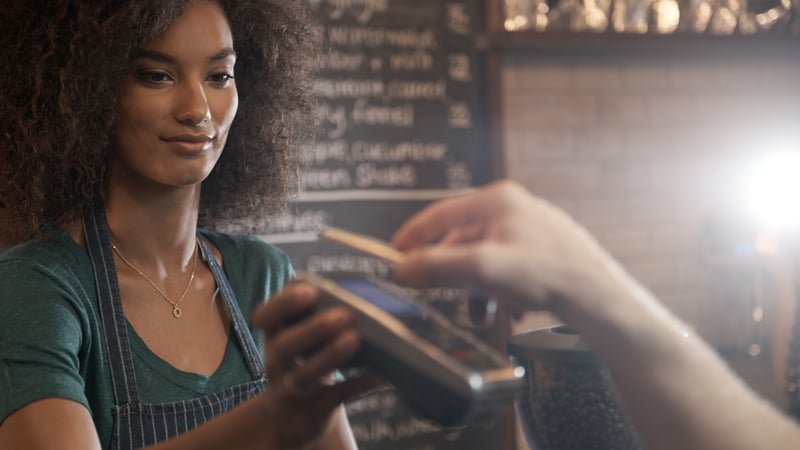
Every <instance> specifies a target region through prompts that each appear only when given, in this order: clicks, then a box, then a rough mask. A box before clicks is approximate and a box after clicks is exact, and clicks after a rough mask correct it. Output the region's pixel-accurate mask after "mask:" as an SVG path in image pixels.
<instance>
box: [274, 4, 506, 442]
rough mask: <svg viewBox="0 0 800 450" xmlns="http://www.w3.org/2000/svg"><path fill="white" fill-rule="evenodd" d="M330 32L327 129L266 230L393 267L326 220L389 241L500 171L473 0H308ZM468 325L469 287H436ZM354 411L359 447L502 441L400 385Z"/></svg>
mask: <svg viewBox="0 0 800 450" xmlns="http://www.w3.org/2000/svg"><path fill="white" fill-rule="evenodd" d="M310 4H311V7H312V9H313V11H314V12H315V14H316V15H317V17H318V19H319V23H320V27H321V32H322V34H323V36H324V41H325V52H324V55H323V58H322V60H321V62H320V67H319V70H318V74H317V77H316V79H315V83H314V91H315V94H316V96H317V98H318V99H319V118H320V122H321V127H322V129H321V132H320V135H319V137H318V139H317V140H316V142H315V144H314V146H313V149H312V152H311V155H312V160H311V164H310V167H308V168H307V169H306V170H305V171H304V173H303V174H301V180H300V182H301V195H300V197H299V200H298V201H296V202H294V203H293V204H292V205H291V207H290V209H289V211H288V212H287V213H286V214H283V215H281V216H279V217H276V218H274V220H273V222H272V225H271V228H270V230H269V234H268V235H266V236H264V238H265V239H266V240H267V241H269V242H271V243H273V244H276V245H278V246H280V247H281V248H282V249H283V250H285V251H286V252H287V253H288V254H289V255H290V257H291V258H292V262H293V264H294V265H295V267H296V268H297V269H299V270H305V271H312V272H318V271H334V270H346V271H361V272H366V273H370V274H373V275H379V276H386V275H387V274H388V272H389V267H388V265H387V264H386V263H384V262H382V261H380V260H377V259H375V258H372V257H369V256H366V255H363V254H359V253H357V252H352V251H348V250H347V249H345V248H343V247H340V246H337V245H333V244H327V243H323V242H319V241H318V240H317V232H318V231H319V229H320V228H321V227H323V226H325V225H332V226H336V227H339V228H344V229H348V230H353V231H357V232H362V233H365V234H368V235H371V236H375V237H378V238H382V239H388V238H389V237H390V236H391V235H392V233H393V232H394V231H395V230H396V229H397V228H398V227H399V226H400V224H401V223H402V222H403V221H404V220H405V219H406V218H407V217H409V216H410V215H411V214H413V213H414V212H416V211H418V210H420V209H421V208H422V207H423V206H425V205H426V204H428V203H429V202H431V201H433V200H437V199H439V198H442V197H445V196H447V195H451V194H455V193H460V192H462V191H464V190H466V189H469V188H471V187H474V186H476V185H480V184H484V183H485V182H487V181H489V179H490V178H491V174H492V170H491V154H490V150H489V147H488V144H487V142H488V137H487V127H486V125H485V123H486V120H485V113H484V111H485V108H484V106H483V99H482V98H481V96H480V94H481V89H480V85H481V83H480V77H481V71H480V70H479V69H480V66H481V62H480V57H479V55H478V53H477V51H476V45H475V37H476V32H477V30H476V26H477V25H478V24H479V19H478V18H479V16H478V14H477V5H476V3H475V1H474V0H446V1H441V0H346V1H345V0H310ZM426 294H427V297H428V298H429V299H430V301H431V303H432V304H433V305H434V306H435V307H437V308H439V309H441V310H443V311H444V312H445V313H446V314H448V315H449V317H453V318H454V319H455V321H456V322H457V323H460V324H463V325H464V326H469V320H468V312H467V305H466V300H465V297H466V295H465V294H464V293H463V292H461V291H456V290H447V289H440V290H433V291H430V292H427V293H426ZM347 410H348V415H349V417H350V421H351V425H352V427H353V431H354V433H355V436H356V439H357V441H358V442H359V446H360V448H362V449H366V450H370V449H404V450H430V449H437V450H447V449H459V450H462V449H489V448H497V447H498V446H497V439H496V438H497V436H496V434H497V432H496V431H495V430H494V429H493V425H488V426H475V427H469V428H457V429H441V428H439V427H437V426H434V425H433V424H431V423H429V422H427V421H425V420H422V419H420V418H418V417H415V416H414V415H412V414H411V413H409V412H408V411H407V410H406V409H405V407H404V405H403V404H402V401H401V400H400V399H399V398H398V397H397V396H396V395H395V393H394V391H393V390H391V389H386V390H382V391H380V392H377V393H373V394H370V395H368V396H366V397H363V398H359V399H356V400H354V401H352V402H350V403H349V404H348V405H347Z"/></svg>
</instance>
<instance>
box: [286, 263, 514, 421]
mask: <svg viewBox="0 0 800 450" xmlns="http://www.w3.org/2000/svg"><path fill="white" fill-rule="evenodd" d="M297 279H298V280H299V281H304V282H308V283H310V284H312V285H314V286H316V287H317V288H319V289H320V291H321V292H322V294H321V298H320V302H319V305H318V308H327V307H331V306H342V305H344V306H347V307H350V308H351V309H352V310H353V311H355V313H356V315H357V327H358V329H359V331H360V332H361V333H362V336H363V337H362V339H363V340H362V346H361V349H360V351H359V353H358V354H357V356H356V359H355V361H353V362H352V364H353V365H364V366H366V367H367V368H369V369H371V370H374V371H375V372H376V373H378V374H380V375H381V376H382V377H384V378H386V379H387V380H389V381H390V382H391V383H392V384H393V385H394V386H395V387H396V388H397V390H398V395H399V396H400V398H402V399H403V400H404V401H405V402H406V403H407V404H408V406H409V407H410V409H411V410H412V411H414V412H415V413H416V414H418V415H420V416H422V417H425V418H428V419H430V420H433V421H435V422H438V423H439V424H441V425H445V426H453V425H465V424H470V423H481V422H488V421H491V420H492V419H493V418H495V417H496V416H498V415H499V414H502V413H503V412H505V411H507V409H508V407H509V406H510V405H511V404H512V402H513V400H514V397H515V396H516V394H517V393H519V392H520V391H521V389H522V387H523V375H524V369H523V368H521V367H514V366H512V365H511V364H510V363H509V362H508V360H507V358H505V357H504V356H503V355H501V354H500V353H499V352H497V351H495V350H494V349H493V348H491V347H490V346H489V345H487V344H486V343H484V342H483V341H481V340H480V339H478V338H476V337H475V336H473V335H471V334H470V333H468V332H466V331H464V330H462V329H460V328H458V327H456V326H455V325H453V324H452V323H451V322H450V320H448V319H447V318H446V317H445V316H443V315H442V314H441V313H439V312H438V311H435V310H433V309H432V308H430V307H429V306H427V305H426V304H424V303H422V302H421V301H419V300H416V299H415V298H413V296H412V295H411V294H410V293H409V291H407V290H405V289H401V288H400V287H398V286H396V285H393V284H391V283H388V282H386V281H384V280H381V279H378V278H374V277H371V276H368V275H365V274H362V273H350V272H334V273H318V274H312V273H303V272H300V273H298V274H297Z"/></svg>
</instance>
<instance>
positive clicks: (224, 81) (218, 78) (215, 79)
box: [208, 72, 233, 86]
mask: <svg viewBox="0 0 800 450" xmlns="http://www.w3.org/2000/svg"><path fill="white" fill-rule="evenodd" d="M208 79H209V80H210V81H211V82H212V83H215V84H219V85H223V86H227V85H228V84H229V83H230V82H231V81H232V80H233V75H231V74H229V73H227V72H220V73H215V74H212V75H211V76H209V77H208Z"/></svg>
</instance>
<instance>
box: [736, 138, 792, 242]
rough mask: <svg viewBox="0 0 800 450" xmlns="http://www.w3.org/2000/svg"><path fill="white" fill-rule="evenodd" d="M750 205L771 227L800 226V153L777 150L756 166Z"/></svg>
mask: <svg viewBox="0 0 800 450" xmlns="http://www.w3.org/2000/svg"><path fill="white" fill-rule="evenodd" d="M746 197H747V198H746V200H747V203H748V207H749V209H750V210H751V211H752V212H753V213H754V214H755V215H756V218H757V219H758V220H759V221H760V222H761V223H762V224H763V225H764V226H765V227H767V228H770V229H778V230H786V229H790V228H800V154H797V153H781V154H776V155H774V156H772V157H770V158H768V159H766V160H765V161H763V162H762V163H761V164H760V165H758V166H757V167H756V170H755V172H754V174H753V176H752V178H751V179H750V183H749V184H748V189H747V193H746Z"/></svg>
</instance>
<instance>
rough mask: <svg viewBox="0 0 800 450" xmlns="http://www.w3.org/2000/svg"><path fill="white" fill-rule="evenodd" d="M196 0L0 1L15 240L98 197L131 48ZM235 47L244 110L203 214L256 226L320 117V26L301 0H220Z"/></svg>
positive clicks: (0, 132)
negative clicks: (316, 75)
mask: <svg viewBox="0 0 800 450" xmlns="http://www.w3.org/2000/svg"><path fill="white" fill-rule="evenodd" d="M191 1H197V0H172V1H164V0H125V1H121V0H116V1H112V0H108V1H98V0H72V1H61V2H44V1H32V0H12V1H9V2H4V3H7V4H4V5H3V7H2V8H0V29H2V30H3V33H2V36H0V137H1V138H2V143H1V144H0V207H2V205H1V204H2V203H5V204H6V205H7V208H5V210H6V212H5V213H4V214H5V215H6V216H7V217H6V218H5V219H4V220H3V221H0V237H2V239H0V240H4V241H6V243H16V242H20V241H22V240H25V239H28V238H30V237H32V236H35V235H37V234H38V233H39V232H40V231H41V230H42V229H43V228H45V227H43V226H44V225H48V224H56V225H59V224H64V223H67V222H69V221H72V220H75V219H77V218H79V217H80V214H81V213H82V212H83V211H84V210H85V209H87V208H91V207H93V206H94V205H95V204H97V202H98V201H99V200H100V195H101V192H102V187H103V183H104V179H105V170H106V169H105V160H106V155H107V152H108V149H109V145H110V142H111V127H112V124H113V122H114V120H115V109H116V105H115V100H116V98H117V89H118V86H119V84H120V82H121V80H122V79H123V77H124V74H125V70H126V67H127V65H128V62H129V59H130V57H131V55H132V54H133V53H134V52H135V51H136V50H137V49H138V48H141V47H142V46H143V45H144V44H145V43H146V42H147V41H148V40H150V39H152V38H154V37H156V36H158V35H159V34H160V33H162V32H163V31H164V30H165V29H166V28H167V27H168V26H169V25H170V24H171V23H172V22H173V21H174V20H175V19H176V18H177V17H178V16H179V15H180V14H181V12H182V11H183V10H184V9H185V8H186V7H187V5H188V4H189V3H190V2H191ZM216 1H217V2H218V3H219V4H220V5H221V6H222V7H223V9H224V10H225V12H226V14H227V17H228V21H229V23H230V26H231V30H232V32H233V38H234V47H235V49H236V53H237V62H236V84H237V88H238V91H239V110H238V114H237V117H236V119H235V120H234V123H233V126H232V128H231V130H230V133H229V136H228V141H227V144H226V147H225V151H224V152H223V154H222V156H221V158H220V160H219V162H218V163H217V165H216V167H215V168H214V170H213V172H212V173H211V175H210V176H209V177H208V178H207V179H206V180H205V181H204V183H203V191H202V199H201V204H200V224H201V225H202V226H207V227H211V228H224V229H227V230H228V231H238V232H254V231H259V230H260V229H263V227H264V226H265V224H266V221H265V220H262V219H260V218H262V217H265V216H266V215H268V214H271V213H274V212H276V211H277V210H279V209H280V208H281V207H282V206H283V205H285V203H286V200H287V196H288V194H290V193H291V192H292V188H293V187H295V183H292V182H291V181H292V180H293V179H296V177H295V176H294V175H295V174H296V170H297V169H298V168H299V163H301V162H302V160H303V158H300V157H299V156H300V155H301V152H300V149H301V148H302V144H303V143H304V142H306V141H307V138H308V137H309V136H310V134H309V131H310V130H311V126H312V125H313V124H314V123H315V121H314V114H313V106H314V101H313V98H312V96H311V94H310V74H311V72H310V70H311V68H312V66H313V58H314V57H315V55H316V54H317V48H318V46H317V43H318V41H319V40H318V35H317V32H316V27H314V25H313V21H312V20H311V18H310V16H309V14H308V11H307V8H306V7H305V4H304V3H305V2H303V1H300V0H288V1H287V0H216ZM0 214H3V211H0Z"/></svg>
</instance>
